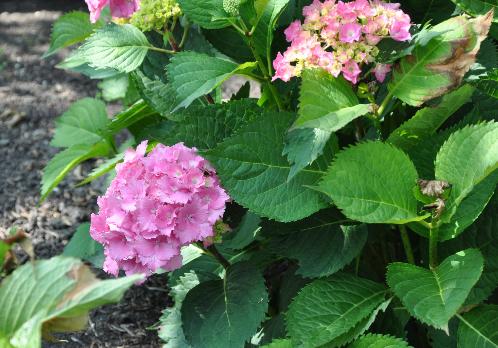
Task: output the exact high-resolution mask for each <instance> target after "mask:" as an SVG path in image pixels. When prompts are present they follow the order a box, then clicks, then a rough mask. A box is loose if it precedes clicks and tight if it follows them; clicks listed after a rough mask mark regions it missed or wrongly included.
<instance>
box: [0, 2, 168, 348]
mask: <svg viewBox="0 0 498 348" xmlns="http://www.w3.org/2000/svg"><path fill="white" fill-rule="evenodd" d="M84 6H85V4H84V2H83V0H80V1H77V0H58V1H56V0H39V1H28V0H16V1H11V0H2V1H0V198H1V199H0V235H2V234H5V233H6V232H7V230H8V229H9V228H11V227H13V226H15V227H18V228H22V229H24V230H25V231H26V232H27V233H29V234H30V236H31V238H32V240H33V243H34V245H35V252H36V255H37V257H38V258H48V257H51V256H54V255H57V254H59V253H60V252H61V251H62V249H63V247H64V245H65V244H66V243H67V242H68V240H69V238H70V237H71V235H72V234H73V232H74V230H75V228H76V227H77V225H78V224H79V223H81V222H85V221H88V218H89V215H90V213H91V212H92V211H93V210H94V209H95V200H96V197H97V195H99V194H100V187H99V185H98V184H93V185H91V186H85V187H80V188H75V187H74V185H75V184H76V183H77V182H78V181H79V180H81V179H82V178H83V177H84V174H85V173H86V172H87V170H88V169H89V168H88V166H83V167H82V168H78V169H77V170H76V172H75V173H74V174H71V175H70V176H69V178H68V179H67V180H65V181H64V183H63V184H62V185H60V187H59V188H58V189H57V190H56V192H54V194H53V195H51V196H50V197H49V198H48V200H47V201H45V202H44V203H43V204H41V205H40V206H38V200H39V197H40V196H39V183H40V178H41V173H42V169H43V167H44V166H45V165H46V163H47V162H48V161H49V159H50V158H51V157H52V156H53V155H54V154H55V153H56V152H57V149H54V148H52V147H50V146H49V142H50V138H51V136H52V134H53V131H54V119H55V118H56V117H57V116H59V115H60V114H61V113H62V112H63V111H64V110H65V109H67V107H68V106H69V105H70V104H71V103H72V102H74V101H76V100H78V99H80V98H82V97H86V96H95V92H96V84H95V82H94V81H90V80H88V79H86V78H84V77H81V76H79V75H75V74H69V73H67V72H65V71H61V70H58V69H56V68H55V67H54V66H55V64H57V62H58V61H59V60H60V59H61V58H62V56H63V54H62V55H58V56H54V57H51V58H49V59H47V60H42V59H41V58H40V57H41V55H42V54H43V52H45V50H46V49H47V48H48V43H49V34H50V27H51V24H52V22H53V21H54V20H55V19H56V18H57V17H58V16H60V15H61V13H62V12H64V11H68V10H71V9H78V8H81V9H84ZM100 275H101V276H104V277H105V275H102V274H100ZM164 289H166V279H165V277H164V276H162V277H161V276H156V277H153V278H152V279H150V280H149V281H147V282H146V283H145V284H144V285H142V286H136V287H134V288H133V289H132V290H130V291H129V292H128V293H127V294H126V296H125V299H124V300H123V301H122V302H121V303H120V304H117V305H113V306H106V307H104V308H102V309H99V310H97V311H95V312H94V313H93V314H92V316H91V321H90V323H91V325H90V327H89V328H88V330H87V331H86V332H83V333H78V334H71V335H65V336H63V337H62V338H63V339H64V340H66V341H65V342H61V343H56V344H52V343H50V344H46V345H45V347H47V348H48V347H50V348H52V347H113V348H115V347H160V342H159V339H158V338H157V334H156V332H155V331H153V330H148V329H147V328H149V327H150V326H152V325H154V324H155V323H156V322H157V320H158V318H159V316H160V315H161V311H162V309H164V308H165V307H166V305H167V304H168V301H169V299H168V296H167V292H165V291H164Z"/></svg>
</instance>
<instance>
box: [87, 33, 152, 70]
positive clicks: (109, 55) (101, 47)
mask: <svg viewBox="0 0 498 348" xmlns="http://www.w3.org/2000/svg"><path fill="white" fill-rule="evenodd" d="M151 47H152V46H151V44H150V43H149V41H147V38H146V37H145V35H144V34H143V33H142V32H141V31H140V30H138V29H137V28H136V27H134V26H133V25H131V24H124V25H116V24H109V25H107V26H105V27H103V28H102V29H99V30H97V31H96V32H95V33H94V34H93V35H92V36H91V37H89V38H88V39H87V40H86V42H85V43H84V44H83V46H81V48H80V51H81V53H82V54H83V56H84V58H85V60H86V61H87V62H88V63H89V64H90V65H91V66H93V67H94V68H98V69H104V68H112V69H116V70H118V71H121V72H124V73H130V72H132V71H133V70H135V69H137V68H138V67H139V66H140V65H142V62H143V61H144V59H145V56H146V55H147V52H148V51H149V49H150V48H151Z"/></svg>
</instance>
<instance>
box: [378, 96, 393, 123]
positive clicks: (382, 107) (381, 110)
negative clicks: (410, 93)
mask: <svg viewBox="0 0 498 348" xmlns="http://www.w3.org/2000/svg"><path fill="white" fill-rule="evenodd" d="M393 97H394V94H393V93H392V92H389V93H388V94H387V95H386V97H385V98H384V100H383V101H382V104H380V106H379V109H378V110H377V116H378V117H380V116H381V115H382V114H383V113H384V111H385V110H386V108H387V106H388V105H389V103H390V102H391V100H392V99H393Z"/></svg>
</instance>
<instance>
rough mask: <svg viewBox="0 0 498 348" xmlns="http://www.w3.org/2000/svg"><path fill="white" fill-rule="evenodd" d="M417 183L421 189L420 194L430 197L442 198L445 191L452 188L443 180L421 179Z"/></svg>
mask: <svg viewBox="0 0 498 348" xmlns="http://www.w3.org/2000/svg"><path fill="white" fill-rule="evenodd" d="M417 183H418V186H419V187H420V192H422V193H423V194H424V195H426V196H429V197H440V196H441V195H442V194H443V193H444V190H445V189H447V188H449V187H450V184H449V183H448V182H447V181H441V180H424V179H419V180H418V181H417Z"/></svg>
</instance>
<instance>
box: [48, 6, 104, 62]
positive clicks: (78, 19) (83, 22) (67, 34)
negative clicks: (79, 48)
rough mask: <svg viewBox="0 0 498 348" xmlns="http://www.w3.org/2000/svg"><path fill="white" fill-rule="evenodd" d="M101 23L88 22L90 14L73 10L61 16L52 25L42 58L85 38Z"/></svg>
mask: <svg viewBox="0 0 498 348" xmlns="http://www.w3.org/2000/svg"><path fill="white" fill-rule="evenodd" d="M100 26H101V23H96V24H92V23H90V15H89V14H88V13H85V12H80V11H74V12H69V13H66V14H64V15H63V16H61V17H60V18H59V19H58V20H57V21H56V22H55V23H54V25H53V27H52V34H51V43H50V48H49V49H48V51H47V52H46V53H45V54H44V55H43V57H44V58H46V57H49V56H51V55H53V54H54V53H56V52H58V51H59V50H60V49H62V48H64V47H69V46H71V45H74V44H76V43H78V42H81V41H83V40H85V39H86V38H87V37H88V36H90V35H91V34H92V32H93V30H94V29H95V28H98V27H100Z"/></svg>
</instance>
